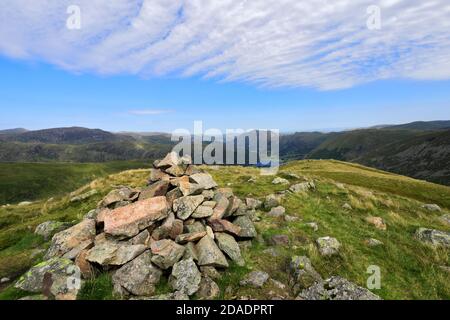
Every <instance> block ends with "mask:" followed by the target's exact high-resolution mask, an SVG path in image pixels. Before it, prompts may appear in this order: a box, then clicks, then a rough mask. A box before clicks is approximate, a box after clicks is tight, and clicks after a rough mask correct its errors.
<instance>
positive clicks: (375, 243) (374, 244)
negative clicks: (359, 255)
mask: <svg viewBox="0 0 450 320" xmlns="http://www.w3.org/2000/svg"><path fill="white" fill-rule="evenodd" d="M364 243H365V244H366V246H368V247H378V246H382V245H383V242H381V241H380V240H377V239H374V238H370V239H366V240H364Z"/></svg>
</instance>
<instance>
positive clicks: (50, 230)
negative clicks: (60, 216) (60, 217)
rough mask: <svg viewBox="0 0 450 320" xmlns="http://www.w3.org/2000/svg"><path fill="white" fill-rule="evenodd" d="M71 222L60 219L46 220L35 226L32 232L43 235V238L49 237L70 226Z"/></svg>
mask: <svg viewBox="0 0 450 320" xmlns="http://www.w3.org/2000/svg"><path fill="white" fill-rule="evenodd" d="M71 226H72V224H70V223H67V222H60V221H46V222H43V223H41V224H40V225H38V226H37V227H36V229H35V230H34V233H35V234H37V235H40V236H42V237H44V239H45V240H48V239H50V238H51V237H52V236H53V235H54V234H55V233H58V232H61V231H63V230H65V229H67V228H70V227H71Z"/></svg>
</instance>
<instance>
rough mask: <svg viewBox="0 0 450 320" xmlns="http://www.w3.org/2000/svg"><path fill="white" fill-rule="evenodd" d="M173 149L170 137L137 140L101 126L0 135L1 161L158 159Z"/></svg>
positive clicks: (151, 137)
mask: <svg viewBox="0 0 450 320" xmlns="http://www.w3.org/2000/svg"><path fill="white" fill-rule="evenodd" d="M171 148H172V145H171V141H170V137H169V138H167V136H150V137H143V138H142V139H136V138H134V137H131V136H127V135H122V134H114V133H111V132H107V131H103V130H100V129H87V128H80V127H71V128H54V129H46V130H36V131H27V132H22V133H21V132H17V133H15V134H5V135H1V136H0V161H1V162H46V161H62V162H105V161H116V160H146V159H155V158H158V157H160V156H162V155H164V154H166V153H167V152H168V151H169V150H170V149H171Z"/></svg>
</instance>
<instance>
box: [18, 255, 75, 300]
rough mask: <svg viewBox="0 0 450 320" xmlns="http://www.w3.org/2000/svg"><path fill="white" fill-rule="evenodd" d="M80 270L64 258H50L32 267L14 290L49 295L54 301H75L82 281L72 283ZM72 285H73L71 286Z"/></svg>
mask: <svg viewBox="0 0 450 320" xmlns="http://www.w3.org/2000/svg"><path fill="white" fill-rule="evenodd" d="M76 274H80V270H79V269H78V267H77V266H75V265H74V264H73V262H72V261H71V260H69V259H65V258H51V259H50V260H46V261H44V262H41V263H39V264H38V265H36V266H34V267H32V268H31V269H30V270H29V271H28V272H27V273H25V274H24V275H23V276H22V277H21V278H20V279H19V280H18V281H17V283H16V284H15V286H14V287H15V288H17V289H20V290H23V291H28V292H33V293H44V294H45V295H51V296H53V297H55V299H56V300H75V299H76V297H77V294H78V291H79V290H80V288H81V284H82V281H81V280H80V279H75V280H79V282H78V283H73V282H72V278H73V277H74V275H76ZM72 284H73V285H72Z"/></svg>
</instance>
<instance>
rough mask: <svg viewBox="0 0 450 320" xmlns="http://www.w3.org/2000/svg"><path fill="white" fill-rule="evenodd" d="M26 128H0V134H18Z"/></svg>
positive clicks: (25, 130)
mask: <svg viewBox="0 0 450 320" xmlns="http://www.w3.org/2000/svg"><path fill="white" fill-rule="evenodd" d="M27 131H28V130H27V129H24V128H14V129H6V130H0V134H8V135H9V134H19V133H24V132H27Z"/></svg>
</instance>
